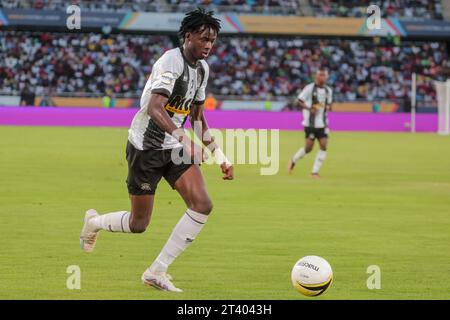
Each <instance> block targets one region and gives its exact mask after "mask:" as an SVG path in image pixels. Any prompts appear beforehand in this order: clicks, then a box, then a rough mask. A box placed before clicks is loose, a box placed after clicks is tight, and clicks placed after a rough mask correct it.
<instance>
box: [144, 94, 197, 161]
mask: <svg viewBox="0 0 450 320" xmlns="http://www.w3.org/2000/svg"><path fill="white" fill-rule="evenodd" d="M167 101H168V98H167V96H165V95H163V94H158V93H152V94H151V96H150V101H149V103H148V115H149V116H150V117H151V118H152V120H153V121H155V123H156V124H157V125H158V127H159V128H160V129H161V130H164V131H165V132H167V133H168V134H170V135H172V136H173V137H174V138H175V139H177V140H178V141H180V142H181V143H182V144H183V145H184V147H185V149H186V151H187V152H188V153H189V154H190V155H191V158H192V159H195V160H196V163H199V162H201V161H202V160H203V155H202V152H201V148H198V147H197V148H196V147H195V145H194V142H193V141H191V140H190V139H189V137H188V136H187V135H186V133H185V132H184V130H183V129H181V128H178V127H177V126H176V125H175V124H174V123H173V121H172V119H170V117H169V115H168V114H167V111H166V108H165V107H166V104H167Z"/></svg>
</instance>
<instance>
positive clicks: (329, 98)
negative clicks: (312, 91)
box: [327, 88, 333, 105]
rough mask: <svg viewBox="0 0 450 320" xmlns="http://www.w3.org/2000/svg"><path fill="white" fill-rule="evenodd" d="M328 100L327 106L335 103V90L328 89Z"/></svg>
mask: <svg viewBox="0 0 450 320" xmlns="http://www.w3.org/2000/svg"><path fill="white" fill-rule="evenodd" d="M328 92H329V93H328V100H327V104H328V105H330V104H332V103H333V89H331V88H328Z"/></svg>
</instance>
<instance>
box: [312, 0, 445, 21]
mask: <svg viewBox="0 0 450 320" xmlns="http://www.w3.org/2000/svg"><path fill="white" fill-rule="evenodd" d="M310 4H311V6H312V7H313V8H314V15H315V16H327V17H329V16H332V17H334V16H337V17H358V18H360V17H365V16H366V15H367V7H368V6H370V5H373V4H374V5H377V6H379V7H380V9H381V14H382V16H383V17H384V18H387V17H389V18H399V17H404V18H409V19H415V18H417V19H437V20H442V19H443V16H442V4H441V0H388V1H380V0H375V1H374V0H372V1H369V0H362V1H361V0H345V1H343V0H310Z"/></svg>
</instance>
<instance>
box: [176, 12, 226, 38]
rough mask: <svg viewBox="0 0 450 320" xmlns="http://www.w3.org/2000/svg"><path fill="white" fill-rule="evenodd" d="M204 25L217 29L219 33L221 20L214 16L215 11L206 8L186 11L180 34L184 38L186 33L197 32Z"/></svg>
mask: <svg viewBox="0 0 450 320" xmlns="http://www.w3.org/2000/svg"><path fill="white" fill-rule="evenodd" d="M203 26H205V27H207V28H211V29H213V30H215V31H216V33H217V34H218V33H219V31H220V20H219V19H217V18H215V17H214V12H213V11H208V12H206V11H205V9H204V8H197V9H196V10H193V11H190V12H188V13H186V16H185V17H184V19H183V21H182V22H181V26H180V30H179V31H178V34H179V36H180V37H181V39H182V40H184V36H185V35H186V33H188V32H197V31H199V30H200V28H201V27H203Z"/></svg>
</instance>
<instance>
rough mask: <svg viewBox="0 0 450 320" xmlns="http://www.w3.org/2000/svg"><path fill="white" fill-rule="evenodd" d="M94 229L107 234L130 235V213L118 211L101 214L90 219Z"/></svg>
mask: <svg viewBox="0 0 450 320" xmlns="http://www.w3.org/2000/svg"><path fill="white" fill-rule="evenodd" d="M91 223H92V224H93V226H94V228H95V229H96V230H97V231H98V230H106V231H109V232H125V233H130V232H131V230H130V213H129V212H128V211H118V212H111V213H106V214H102V215H100V216H98V217H95V218H93V219H91Z"/></svg>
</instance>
